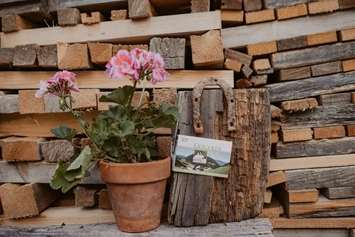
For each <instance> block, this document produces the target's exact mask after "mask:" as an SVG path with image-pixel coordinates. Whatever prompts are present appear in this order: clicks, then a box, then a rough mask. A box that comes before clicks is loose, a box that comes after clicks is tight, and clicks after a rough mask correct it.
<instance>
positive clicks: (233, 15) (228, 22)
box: [221, 9, 244, 27]
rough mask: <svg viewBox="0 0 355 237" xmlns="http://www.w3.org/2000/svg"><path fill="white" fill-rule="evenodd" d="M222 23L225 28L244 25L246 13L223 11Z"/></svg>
mask: <svg viewBox="0 0 355 237" xmlns="http://www.w3.org/2000/svg"><path fill="white" fill-rule="evenodd" d="M221 21H222V26H223V27H230V26H237V25H242V24H243V21H244V11H235V10H223V9H222V10H221Z"/></svg>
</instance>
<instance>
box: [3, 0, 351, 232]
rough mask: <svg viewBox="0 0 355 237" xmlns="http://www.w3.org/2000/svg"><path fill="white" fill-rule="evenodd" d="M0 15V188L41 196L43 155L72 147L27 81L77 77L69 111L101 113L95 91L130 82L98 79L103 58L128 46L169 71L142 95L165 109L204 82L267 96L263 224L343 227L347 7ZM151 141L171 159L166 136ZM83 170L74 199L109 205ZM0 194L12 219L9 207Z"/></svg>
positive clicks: (330, 1)
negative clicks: (64, 74)
mask: <svg viewBox="0 0 355 237" xmlns="http://www.w3.org/2000/svg"><path fill="white" fill-rule="evenodd" d="M0 17H1V19H2V21H1V26H2V32H0V39H1V48H0V90H2V91H3V93H2V94H1V97H0V113H1V116H0V134H4V135H2V136H4V137H2V139H1V141H0V144H1V147H2V160H1V161H0V171H1V172H0V183H5V184H4V185H3V186H1V189H3V190H5V189H6V190H10V191H8V192H9V193H14V195H15V194H16V193H21V192H31V193H35V192H36V190H37V191H38V190H39V189H46V188H47V187H46V185H45V184H48V183H49V182H50V179H51V174H52V171H53V170H54V169H55V166H56V164H55V161H56V160H57V159H67V157H68V156H70V154H72V153H73V152H77V151H75V150H73V149H71V148H70V147H69V146H68V144H66V143H65V142H63V141H60V140H55V139H54V138H53V137H52V136H53V135H52V133H50V129H51V128H53V127H56V126H57V125H59V124H60V123H63V124H66V125H67V126H71V127H76V128H77V129H78V126H77V125H76V123H75V120H74V119H73V118H72V116H71V114H69V113H68V112H60V111H59V108H58V106H57V103H56V102H53V101H50V100H49V99H48V98H47V97H45V98H43V99H37V98H35V97H34V93H35V90H36V89H38V87H39V86H38V84H39V80H47V79H48V78H50V77H52V75H53V74H54V71H55V70H73V71H75V73H76V75H77V82H78V83H77V84H78V87H79V88H80V89H82V92H80V93H78V94H77V95H76V96H77V98H76V100H77V101H78V103H77V104H76V106H77V107H76V109H83V110H90V112H88V116H89V118H90V117H93V116H95V115H97V113H99V111H101V110H104V109H105V108H107V104H102V103H100V102H98V98H99V96H100V95H102V94H104V93H107V92H109V91H110V90H113V89H114V88H116V87H117V86H122V85H126V84H129V83H130V82H129V79H128V78H125V79H122V80H116V79H108V78H107V76H105V75H104V74H103V69H104V68H105V63H106V62H107V61H108V59H109V58H110V57H112V55H114V54H116V52H117V51H118V50H119V49H127V50H130V49H132V48H135V47H140V48H144V49H149V50H151V51H155V52H159V53H160V54H161V55H162V56H163V57H164V60H165V62H166V69H167V70H168V71H169V73H170V74H171V76H170V78H169V79H168V81H167V82H164V83H161V84H158V86H160V88H157V89H154V90H153V89H152V88H151V87H150V85H148V87H150V88H149V89H148V93H149V95H147V100H154V101H157V102H168V103H175V101H174V98H175V96H174V95H176V94H177V91H178V90H181V89H187V90H190V89H192V88H193V87H194V86H195V85H196V84H197V83H198V82H199V81H200V80H202V79H204V78H206V77H208V76H213V77H217V78H220V79H223V80H225V81H226V82H227V83H228V84H230V85H231V86H233V87H234V88H240V89H242V88H253V87H264V88H268V89H269V93H270V102H271V103H272V108H271V111H272V122H271V130H272V133H271V143H272V152H271V157H272V159H271V162H270V174H269V182H268V185H267V186H268V190H267V191H266V193H265V195H264V199H265V205H264V212H263V213H262V214H261V217H269V218H276V217H279V216H281V215H284V216H286V217H287V219H284V218H286V217H282V218H276V219H273V220H272V222H273V224H274V228H286V229H287V228H354V227H355V218H353V217H351V216H354V215H355V201H354V200H355V194H354V187H355V183H354V170H355V146H354V145H353V144H354V141H355V120H354V118H355V115H354V114H355V113H354V112H355V105H354V103H355V2H354V1H351V0H321V1H317V0H302V1H300V0H244V1H241V0H240V1H230V0H221V1H206V0H192V1H190V0H174V1H162V0H150V1H148V0H145V1H138V0H104V1H97V0H88V1H79V0H63V1H59V0H48V1H39V0H33V1H23V0H6V1H2V2H1V3H0ZM6 136H7V137H6ZM157 136H158V137H157V140H158V143H159V151H160V152H161V154H169V151H170V131H166V130H161V131H158V132H157ZM77 139H78V141H77V142H78V144H80V139H81V143H85V138H83V137H79V138H77ZM93 173H94V175H92V176H91V177H89V178H87V179H86V180H84V183H83V186H81V187H80V188H78V189H75V191H74V193H73V195H74V194H75V197H76V196H79V193H81V194H83V196H84V197H85V198H88V197H89V196H90V197H92V198H94V199H92V200H90V201H88V202H91V203H94V205H99V206H105V208H107V203H106V204H104V203H105V202H107V198H106V200H104V199H105V198H104V197H105V190H103V186H101V185H102V182H101V180H100V178H99V174H98V172H97V170H96V169H93ZM10 183H14V184H16V185H17V186H13V185H10ZM18 185H20V186H21V187H20V188H19V186H18ZM92 185H94V186H92ZM40 186H41V187H40ZM42 186H43V187H42ZM17 190H18V191H17ZM21 190H22V191H21ZM26 190H27V191H26ZM1 193H3V192H0V196H1ZM16 195H17V194H16ZM18 195H20V194H18ZM21 195H22V194H21ZM53 195H55V194H53ZM33 196H35V195H33ZM49 196H51V197H52V195H49ZM106 197H107V196H106ZM0 198H1V200H2V205H3V209H4V213H5V217H6V218H12V217H11V215H9V214H7V213H8V211H7V210H8V206H10V208H12V206H13V205H14V204H11V203H10V204H9V205H8V204H6V203H4V202H5V201H4V200H3V198H2V197H0ZM101 199H103V201H101V202H100V200H101ZM86 201H87V200H79V201H76V200H75V202H71V204H73V203H74V205H75V203H84V202H86ZM48 205H49V204H48ZM90 205H91V204H90ZM14 207H15V206H14ZM33 207H34V208H33V210H34V211H33V212H32V214H30V215H38V214H39V212H40V211H41V210H40V209H41V208H39V207H38V206H36V201H35V200H34V201H33ZM105 208H104V209H105ZM47 211H49V210H47ZM24 215H25V214H24ZM19 216H21V215H19V214H16V217H19ZM25 216H28V215H27V214H26V215H25ZM325 217H327V218H325Z"/></svg>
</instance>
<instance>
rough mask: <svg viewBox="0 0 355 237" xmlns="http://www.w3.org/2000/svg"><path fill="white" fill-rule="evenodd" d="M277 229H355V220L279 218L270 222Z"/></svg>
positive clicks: (352, 218)
mask: <svg viewBox="0 0 355 237" xmlns="http://www.w3.org/2000/svg"><path fill="white" fill-rule="evenodd" d="M270 221H271V223H272V227H274V228H275V229H300V228H305V229H321V228H324V229H341V228H345V229H348V228H354V226H355V218H354V217H348V218H308V219H288V218H277V219H272V220H270Z"/></svg>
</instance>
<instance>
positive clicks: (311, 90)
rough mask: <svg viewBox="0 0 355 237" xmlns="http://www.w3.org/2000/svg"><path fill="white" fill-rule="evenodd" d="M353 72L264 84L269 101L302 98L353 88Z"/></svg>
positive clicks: (354, 79)
mask: <svg viewBox="0 0 355 237" xmlns="http://www.w3.org/2000/svg"><path fill="white" fill-rule="evenodd" d="M354 82H355V72H346V73H339V74H334V75H327V76H321V77H315V78H310V79H304V80H297V81H289V82H283V83H275V84H271V85H266V86H265V88H268V89H269V93H270V101H271V102H277V101H285V100H296V99H303V98H307V97H311V96H318V95H326V94H333V93H337V92H344V91H350V90H354V89H355V85H354Z"/></svg>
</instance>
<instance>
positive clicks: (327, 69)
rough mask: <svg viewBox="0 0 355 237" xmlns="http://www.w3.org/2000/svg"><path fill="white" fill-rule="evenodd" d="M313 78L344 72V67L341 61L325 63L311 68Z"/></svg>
mask: <svg viewBox="0 0 355 237" xmlns="http://www.w3.org/2000/svg"><path fill="white" fill-rule="evenodd" d="M311 71H312V76H313V77H318V76H323V75H328V74H333V73H337V72H341V71H342V66H341V62H340V61H336V62H330V63H323V64H318V65H313V66H311Z"/></svg>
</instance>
